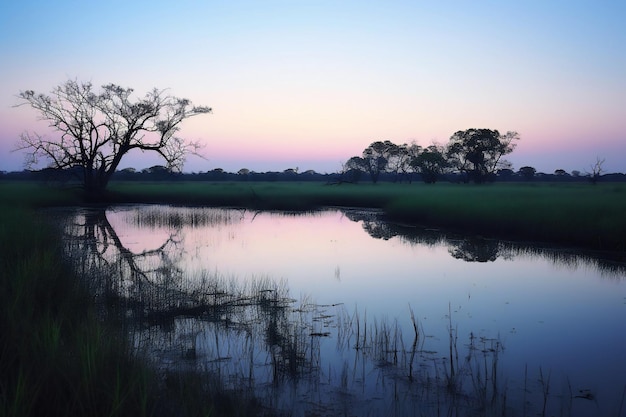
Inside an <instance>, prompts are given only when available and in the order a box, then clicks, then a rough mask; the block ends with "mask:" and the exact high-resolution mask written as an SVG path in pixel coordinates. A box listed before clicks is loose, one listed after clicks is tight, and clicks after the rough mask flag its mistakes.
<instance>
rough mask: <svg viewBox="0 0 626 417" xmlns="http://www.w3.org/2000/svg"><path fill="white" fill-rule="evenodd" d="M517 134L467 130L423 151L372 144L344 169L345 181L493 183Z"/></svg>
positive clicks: (506, 166)
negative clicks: (445, 179)
mask: <svg viewBox="0 0 626 417" xmlns="http://www.w3.org/2000/svg"><path fill="white" fill-rule="evenodd" d="M517 140H519V134H518V133H517V132H507V133H505V134H500V132H498V131H497V130H491V129H468V130H462V131H458V132H456V133H454V134H453V135H452V136H451V137H450V140H449V142H448V143H447V144H446V145H438V144H432V145H430V146H428V147H426V148H422V147H421V146H419V145H417V144H416V143H411V144H406V143H405V144H402V145H397V144H395V143H392V142H391V141H388V140H387V141H384V142H383V141H377V142H373V143H371V144H370V145H369V146H368V147H367V148H365V150H364V151H363V153H362V154H361V156H353V157H352V158H350V159H349V160H348V161H347V162H346V163H345V164H344V167H343V170H342V174H343V175H344V180H345V181H350V182H357V181H359V180H360V179H361V178H362V177H363V175H366V176H368V177H369V179H370V180H371V181H372V182H374V183H376V182H378V181H379V179H381V176H385V174H388V175H387V177H389V176H391V178H392V180H393V181H409V182H411V181H412V180H413V179H414V178H419V179H421V180H422V181H424V182H426V183H429V184H432V183H435V182H437V181H438V180H440V179H442V178H444V177H448V179H450V178H455V179H456V180H457V181H462V182H474V183H477V184H480V183H484V182H489V181H493V180H495V178H496V177H497V174H498V171H499V170H501V169H510V166H511V164H510V163H509V162H507V161H506V160H504V159H503V157H504V156H505V155H507V154H509V153H511V152H512V151H513V150H514V149H515V145H516V143H515V142H516V141H517Z"/></svg>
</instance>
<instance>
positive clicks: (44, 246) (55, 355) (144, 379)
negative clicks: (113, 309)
mask: <svg viewBox="0 0 626 417" xmlns="http://www.w3.org/2000/svg"><path fill="white" fill-rule="evenodd" d="M0 253H2V261H1V263H0V272H1V280H0V323H1V325H0V340H1V342H0V343H1V345H0V346H1V347H0V415H3V416H31V415H32V416H40V415H48V416H54V415H93V416H124V415H136V416H146V415H153V414H154V412H155V411H156V409H155V408H154V406H155V404H156V402H155V401H154V398H156V397H155V393H156V390H155V388H156V384H155V383H154V382H153V381H154V378H153V374H152V371H150V368H149V367H147V366H144V364H143V363H142V362H141V361H140V360H138V359H137V358H133V357H132V354H131V352H130V350H129V349H127V347H126V343H125V341H123V340H121V339H120V338H121V337H123V336H122V335H121V334H120V333H119V332H118V331H116V330H115V329H113V328H110V327H108V326H107V325H106V324H104V323H101V322H99V321H98V320H97V319H96V318H95V315H94V312H93V310H92V308H91V306H90V302H89V301H90V300H89V297H88V296H87V294H86V293H83V291H82V289H81V288H80V286H79V285H77V281H76V280H75V279H74V277H73V275H72V273H71V272H70V270H69V269H68V268H67V267H66V266H65V264H64V262H63V261H62V255H61V251H60V247H59V245H58V244H57V240H56V237H55V235H54V233H53V232H52V231H51V230H48V229H47V227H46V226H45V224H44V222H43V221H42V220H41V219H39V218H38V215H37V214H35V213H34V212H31V211H29V210H27V209H24V208H9V207H6V206H5V205H3V206H1V207H0Z"/></svg>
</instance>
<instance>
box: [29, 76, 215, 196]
mask: <svg viewBox="0 0 626 417" xmlns="http://www.w3.org/2000/svg"><path fill="white" fill-rule="evenodd" d="M132 92H133V89H132V88H123V87H120V86H118V85H115V84H108V85H104V86H102V90H101V91H100V92H95V91H94V89H93V85H92V84H91V83H89V82H78V81H76V80H68V81H66V82H64V83H63V84H60V85H58V86H56V87H55V88H54V89H53V90H52V92H51V94H50V95H47V94H41V93H39V94H37V93H35V92H34V91H33V90H26V91H22V92H20V94H19V95H18V97H19V98H20V99H21V101H22V103H20V104H19V105H25V104H28V105H30V106H31V107H32V108H34V109H35V110H37V111H38V112H39V116H40V119H41V120H46V121H48V122H49V123H50V125H49V126H50V127H51V128H52V129H53V130H54V131H55V133H57V134H60V135H59V136H56V137H54V138H46V137H45V136H42V135H39V134H37V133H29V132H25V133H23V134H22V135H21V136H20V141H19V143H18V146H17V149H18V150H26V151H28V154H27V157H26V166H27V167H29V168H30V167H33V166H35V165H36V164H38V162H39V161H40V159H41V158H44V159H47V160H48V161H49V167H51V168H57V169H73V170H76V173H77V174H78V175H79V177H80V179H81V181H82V183H83V186H84V189H85V191H86V192H87V193H88V194H89V195H98V194H100V193H102V192H103V191H104V189H105V188H106V187H107V184H108V183H109V180H110V179H111V176H112V175H113V173H114V172H115V170H116V169H117V167H118V165H119V163H120V161H121V160H122V158H123V157H124V155H126V154H127V153H128V152H129V151H131V150H133V149H139V150H141V151H153V152H156V153H158V154H160V155H161V156H162V157H163V159H165V161H166V163H167V166H168V168H170V169H172V170H174V171H177V170H180V169H182V166H183V163H184V161H185V157H186V155H187V154H189V153H197V152H198V150H199V148H200V144H199V143H198V142H190V141H185V140H183V139H182V138H180V137H178V136H176V133H177V132H178V131H179V129H180V127H179V125H180V123H181V122H182V121H183V120H185V119H186V118H188V117H191V116H195V115H198V114H204V113H210V112H211V108H209V107H205V106H194V105H193V104H192V103H191V101H189V100H187V99H184V98H178V97H173V96H170V95H168V94H166V93H165V90H158V89H156V88H155V89H154V90H152V91H150V92H149V93H147V94H146V95H145V96H144V97H143V98H140V99H136V100H132V99H131V94H132Z"/></svg>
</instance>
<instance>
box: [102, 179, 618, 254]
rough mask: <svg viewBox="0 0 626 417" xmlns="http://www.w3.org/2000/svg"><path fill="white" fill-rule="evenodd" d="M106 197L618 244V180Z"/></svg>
mask: <svg viewBox="0 0 626 417" xmlns="http://www.w3.org/2000/svg"><path fill="white" fill-rule="evenodd" d="M110 198H111V201H116V202H144V203H145V202H150V203H171V204H190V205H196V204H197V205H214V206H236V207H249V208H254V209H286V210H312V209H316V208H319V207H322V206H348V207H371V208H380V209H383V210H384V211H385V212H386V214H387V216H388V218H389V219H391V220H394V221H398V222H403V223H410V224H416V225H421V226H425V227H434V228H443V229H452V230H454V231H459V232H467V233H472V234H480V235H484V236H488V237H497V238H502V239H509V240H524V241H533V242H540V243H549V244H550V243H554V244H558V245H566V246H572V247H577V248H584V249H596V250H609V251H618V252H624V251H626V216H625V215H624V213H626V184H622V183H617V184H615V183H613V184H599V185H596V186H592V185H590V184H586V183H584V184H582V183H581V184H550V183H532V184H506V183H502V184H497V183H496V184H490V185H480V186H477V185H470V184H435V185H426V184H421V183H420V184H377V185H372V184H359V185H354V184H343V185H325V184H322V183H246V182H242V183H200V182H173V183H131V182H129V183H122V182H118V183H113V184H112V187H111V195H110Z"/></svg>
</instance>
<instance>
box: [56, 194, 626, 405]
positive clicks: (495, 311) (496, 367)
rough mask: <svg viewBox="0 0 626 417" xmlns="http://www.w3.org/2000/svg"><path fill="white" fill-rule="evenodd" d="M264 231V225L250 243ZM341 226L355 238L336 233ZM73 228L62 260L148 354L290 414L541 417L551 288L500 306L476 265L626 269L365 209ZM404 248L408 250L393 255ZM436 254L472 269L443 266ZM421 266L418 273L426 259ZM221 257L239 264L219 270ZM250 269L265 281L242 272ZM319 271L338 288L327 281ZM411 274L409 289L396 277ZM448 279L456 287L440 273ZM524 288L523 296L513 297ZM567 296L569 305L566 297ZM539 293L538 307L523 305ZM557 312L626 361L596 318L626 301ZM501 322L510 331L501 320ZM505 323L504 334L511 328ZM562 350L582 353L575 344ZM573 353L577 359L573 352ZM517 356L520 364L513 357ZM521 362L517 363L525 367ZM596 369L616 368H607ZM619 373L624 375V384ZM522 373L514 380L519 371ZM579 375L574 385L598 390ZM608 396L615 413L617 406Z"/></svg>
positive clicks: (209, 214) (97, 221) (175, 216)
mask: <svg viewBox="0 0 626 417" xmlns="http://www.w3.org/2000/svg"><path fill="white" fill-rule="evenodd" d="M344 219H348V222H347V223H345V222H344V221H343V220H344ZM354 226H356V227H354ZM254 228H258V230H256V231H255V232H254V234H249V233H251V232H250V230H251V229H254ZM340 228H341V229H342V230H343V229H346V231H345V232H341V233H339V232H338V230H339V229H340ZM359 228H360V229H361V230H364V231H366V232H367V234H368V235H369V236H371V237H374V238H375V239H376V240H379V241H381V242H380V243H383V244H384V246H378V245H376V246H372V247H369V246H368V245H371V243H372V242H374V241H373V240H372V239H370V241H369V243H364V242H361V241H359V240H358V239H359V237H358V233H357V232H358V229H359ZM64 230H65V232H66V236H67V239H66V245H67V253H68V254H69V255H70V258H71V259H72V261H73V262H75V266H76V269H77V270H79V271H82V273H83V275H84V276H85V277H86V280H87V281H86V282H87V283H88V284H89V286H90V289H91V291H92V292H93V293H94V294H95V296H96V298H97V299H98V300H100V301H101V303H100V307H101V312H102V314H103V317H114V318H117V319H124V320H125V322H126V326H127V327H128V331H129V335H130V337H131V339H132V340H133V343H134V346H135V347H136V349H137V350H138V351H140V352H144V353H145V354H147V355H148V357H150V358H152V359H153V360H154V361H155V364H156V365H157V366H158V367H160V368H161V369H162V370H163V371H164V372H167V371H168V370H172V369H183V368H188V369H193V370H197V371H201V372H203V373H204V374H206V375H211V377H212V378H215V379H216V380H217V381H219V383H220V385H221V386H223V387H226V388H230V389H241V388H242V387H246V389H248V390H250V391H251V392H252V393H253V394H254V395H257V396H258V397H259V398H261V399H262V400H263V401H265V402H266V403H267V405H268V406H271V407H274V408H277V409H281V410H289V411H290V412H291V413H292V415H305V414H319V415H338V414H354V415H381V414H384V415H407V414H412V415H420V414H426V415H428V414H435V413H440V414H444V415H448V414H450V413H453V414H470V415H471V414H472V413H474V412H475V413H476V414H482V413H483V412H484V411H485V410H487V409H488V410H491V411H495V410H505V409H507V407H508V408H516V409H518V410H519V409H520V407H524V408H526V407H528V409H527V410H525V411H527V412H528V413H529V414H531V413H533V412H537V411H541V409H540V408H532V407H535V405H532V406H531V405H527V404H528V403H531V404H539V406H540V405H541V404H542V400H543V398H542V394H543V392H545V391H543V390H545V388H546V386H545V384H546V380H545V379H543V380H542V381H543V382H542V383H539V384H538V383H537V381H538V378H537V376H538V375H537V371H538V369H542V368H539V367H538V366H534V365H533V363H531V365H530V371H529V373H530V375H529V376H528V379H526V377H525V375H524V361H527V360H529V359H528V358H523V359H522V358H521V355H522V354H523V353H524V352H525V351H532V350H533V347H532V343H534V341H535V340H537V341H538V343H544V344H545V343H547V342H546V340H547V337H545V336H542V334H547V333H545V332H546V326H543V324H541V325H533V322H535V323H536V322H537V321H539V320H554V318H555V312H554V311H553V310H550V312H549V313H544V312H543V311H541V308H542V305H541V303H540V302H539V301H540V300H539V299H538V297H537V295H538V294H539V293H542V292H543V293H548V296H547V298H548V299H550V300H553V299H554V297H553V296H552V295H551V294H553V293H552V292H551V290H550V289H549V288H545V287H541V288H540V287H537V288H533V287H530V288H528V289H526V287H525V288H524V289H523V290H521V291H515V295H514V296H512V295H506V297H511V298H508V299H507V300H506V303H505V302H502V301H498V300H499V299H501V297H504V296H503V295H501V293H498V292H495V291H494V290H491V289H490V288H491V287H492V286H493V285H494V284H493V283H492V282H491V281H488V280H483V279H482V277H480V275H482V274H483V273H484V271H486V270H484V269H483V267H487V266H488V265H481V264H485V263H488V264H492V265H496V264H498V262H499V261H500V260H504V261H506V262H508V264H507V267H508V268H510V265H511V262H512V261H513V259H515V258H516V257H521V258H525V259H527V258H528V256H529V255H533V256H537V255H538V256H541V257H544V258H546V259H549V260H550V262H551V263H552V262H556V263H558V264H559V265H562V266H565V267H566V268H567V269H571V268H574V269H575V268H592V267H594V266H593V265H596V266H602V265H605V264H606V265H612V266H611V267H603V268H604V269H603V271H604V272H605V273H606V274H608V275H609V276H612V277H615V278H620V277H621V276H622V275H620V274H623V271H624V269H623V266H622V265H620V264H609V263H605V262H603V261H598V260H594V261H592V263H589V262H588V259H584V258H580V257H575V256H574V255H570V254H566V253H561V252H557V251H545V250H540V249H532V248H529V247H523V246H519V245H514V244H511V243H505V242H498V241H493V240H485V239H479V238H466V239H463V238H461V237H459V236H453V235H449V234H445V233H442V232H440V231H435V230H420V229H417V228H410V227H405V226H401V225H393V224H388V223H385V222H384V221H383V220H382V219H381V215H380V213H377V212H374V211H364V210H343V211H331V212H321V213H315V214H310V213H309V214H304V215H303V214H291V215H289V214H276V213H274V214H272V213H249V212H246V211H240V210H222V209H202V208H171V207H164V206H141V207H119V208H115V209H112V210H107V211H104V210H78V211H76V212H73V213H70V215H69V216H67V217H65V221H64ZM398 242H400V245H402V246H394V245H397V244H398ZM406 247H409V248H414V249H416V250H419V251H422V250H423V249H422V248H424V247H425V248H427V251H426V253H425V256H422V255H420V253H419V252H416V251H413V252H408V253H407V255H406V258H404V260H402V261H401V262H402V263H401V264H399V263H400V261H399V260H398V258H388V257H389V256H395V254H397V253H400V252H403V251H405V249H403V248H406ZM224 248H229V249H224ZM389 248H391V249H389ZM439 248H442V249H443V250H439ZM386 251H388V252H389V253H387V252H386ZM390 254H393V255H390ZM418 255H419V256H418ZM440 255H443V256H446V257H447V258H448V259H449V260H450V261H452V262H456V261H455V259H460V260H463V261H468V262H471V264H470V263H463V265H466V266H468V268H458V266H457V267H455V266H452V267H451V268H450V269H446V271H447V272H440V268H441V265H440V263H442V262H444V260H443V258H442V257H441V256H440ZM450 255H451V256H450ZM272 257H273V258H272ZM418 257H419V259H420V261H419V263H418V265H419V266H420V267H421V268H422V269H418V268H417V267H416V265H415V260H416V259H417V258H418ZM269 258H272V259H269ZM391 259H395V260H391ZM224 261H228V262H229V263H228V265H230V267H231V268H233V269H232V270H230V271H229V270H228V269H227V268H228V267H226V266H225V265H226V264H224V263H220V262H224ZM326 261H327V262H330V267H329V268H328V270H327V272H324V271H325V270H324V269H323V268H322V267H321V266H320V265H321V264H323V263H324V262H326ZM248 264H249V265H250V268H252V271H253V272H256V274H247V275H246V274H245V268H246V267H247V265H248ZM287 264H293V265H296V266H295V267H294V268H295V269H284V270H282V271H283V273H282V274H281V273H276V271H277V270H272V269H271V268H274V267H284V266H285V265H287ZM430 264H432V265H430ZM457 265H458V264H457ZM471 265H475V266H481V269H480V270H475V269H473V268H472V269H470V268H469V266H471ZM520 265H524V264H523V263H522V264H520ZM590 265H591V266H590ZM265 267H268V270H267V271H265V270H264V268H265ZM357 267H358V268H357ZM379 267H380V269H378V268H379ZM237 268H244V269H240V270H237ZM316 268H320V269H316ZM522 268H524V267H522ZM526 268H528V271H529V273H530V271H531V268H530V267H529V266H526ZM224 271H227V272H224ZM233 271H235V272H233ZM278 271H280V270H278ZM474 271H480V272H474ZM366 273H369V274H372V275H365V274H366ZM551 273H552V272H551ZM324 274H328V275H329V276H330V275H332V279H331V280H329V281H324V278H323V277H324ZM403 274H406V276H407V277H408V279H407V280H406V281H404V282H401V281H394V279H396V277H400V276H404V275H403ZM442 274H451V275H455V276H459V279H458V280H457V281H449V282H436V281H437V280H435V279H433V278H435V277H438V276H439V277H440V276H442ZM475 274H476V275H475ZM611 274H612V275H611ZM241 275H246V276H243V277H242V276H241ZM468 275H469V276H472V277H473V278H471V279H473V280H475V283H474V284H473V286H471V287H468V286H467V284H464V283H463V282H464V281H467V280H468V278H467V277H468ZM298 277H304V278H302V279H301V281H298ZM372 277H376V278H372ZM281 278H284V279H281ZM496 278H498V279H499V278H501V276H497V277H496ZM541 279H542V278H541V277H539V280H541ZM566 279H567V280H569V288H570V291H574V290H575V291H576V293H575V294H580V291H579V290H578V289H576V288H575V287H576V279H578V278H576V279H573V278H571V277H568V278H566ZM377 280H378V281H377ZM439 281H442V280H441V279H439ZM499 281H502V280H501V279H499ZM527 281H531V282H532V277H529V279H528V280H527ZM616 282H621V281H620V280H619V279H618V280H616ZM353 283H354V284H353ZM463 285H465V286H463ZM509 285H511V286H514V285H520V282H519V281H512V282H510V283H509ZM531 285H535V284H531ZM555 285H557V284H555ZM558 285H560V284H558ZM580 285H583V284H580ZM585 285H586V284H585ZM368 286H371V287H372V288H373V290H367V287H368ZM439 286H440V287H439ZM340 287H341V288H340ZM483 287H484V288H486V289H483ZM294 288H295V289H296V290H295V291H294ZM342 288H343V289H344V291H343V292H342V291H341V289H342ZM439 288H440V289H439ZM619 288H620V289H622V288H623V287H619ZM394 290H395V292H396V293H397V294H396V293H394ZM361 291H363V292H361ZM365 291H367V294H366V293H365ZM491 291H494V292H491ZM526 291H527V292H528V294H529V296H527V295H526V294H524V296H525V297H526V298H524V299H522V298H519V299H518V298H515V297H517V296H518V294H523V293H525V292H526ZM439 293H441V294H444V295H443V296H441V295H439ZM556 293H558V294H560V296H561V297H562V298H567V294H566V292H565V291H564V289H561V288H559V289H558V290H557V291H556V292H555V294H556ZM588 293H589V292H587V293H586V294H588ZM291 294H299V298H292V297H293V296H292V295H291ZM531 297H533V298H532V301H531V305H533V307H534V308H533V310H529V309H528V308H527V307H525V305H524V304H523V303H525V302H526V301H524V300H525V299H527V298H531ZM321 298H323V299H321ZM329 299H330V300H329ZM624 302H625V303H626V298H624ZM429 303H431V304H432V305H430V304H429ZM476 303H478V304H476ZM510 303H512V304H513V306H512V307H511V308H509V307H508V306H509V305H510ZM516 304H518V305H520V306H521V307H515V305H516ZM544 305H545V304H544ZM516 308H517V309H518V310H515V309H516ZM560 308H563V309H564V310H563V311H564V312H565V315H570V316H571V319H568V318H564V320H563V321H558V323H556V325H557V326H558V327H560V328H564V329H566V330H565V331H566V332H567V333H573V332H570V331H569V330H568V329H569V328H570V327H572V328H579V329H580V327H582V328H584V329H585V331H586V332H587V336H588V337H586V339H589V340H593V341H595V343H598V344H603V343H604V341H605V340H607V339H608V340H611V339H612V340H613V342H612V343H614V344H617V347H615V346H613V347H612V348H608V347H607V348H606V349H607V352H608V351H610V353H608V354H607V358H609V359H608V360H609V362H610V361H616V360H617V359H616V358H619V357H621V356H619V355H621V354H617V355H618V356H615V351H616V350H620V349H621V348H620V346H621V347H623V346H624V342H625V340H624V336H623V335H621V334H620V335H613V336H612V335H611V334H609V335H608V337H607V336H606V332H602V330H601V327H600V328H599V326H598V324H600V323H601V320H603V319H606V317H610V316H611V315H615V311H617V312H618V313H617V315H618V318H619V317H622V318H623V317H624V308H622V309H619V307H618V308H617V309H616V308H615V307H612V308H613V309H612V310H610V312H609V313H608V314H604V313H602V314H598V315H595V316H593V314H594V313H593V312H590V313H589V314H590V316H591V319H590V321H589V322H585V321H583V320H578V322H577V323H572V321H573V320H576V318H575V317H576V316H575V315H574V314H572V313H571V310H570V308H569V307H565V306H564V305H563V307H560ZM414 309H415V310H416V311H418V313H417V314H415V313H414ZM620 312H621V316H620V315H619V314H620ZM533 315H536V317H537V318H535V317H534V316H533ZM496 318H497V320H499V321H500V322H499V323H497V324H496V325H494V324H493V322H496ZM520 320H522V321H520ZM490 323H491V324H490ZM502 323H504V324H502ZM509 323H514V324H515V326H514V327H513V326H511V325H510V324H509ZM529 323H530V324H529ZM617 323H619V321H618V322H617ZM613 324H616V323H613ZM472 326H474V327H472ZM499 326H504V327H499ZM588 326H593V327H588ZM503 329H506V330H507V332H508V335H502V333H501V332H502V331H503ZM542 332H544V333H542ZM548 333H549V332H548ZM518 334H520V336H519V337H518ZM542 338H543V339H542ZM529 339H531V340H529ZM564 343H565V345H568V344H569V345H575V344H576V342H572V340H569V339H568V340H566V341H564ZM505 347H506V352H507V354H504V351H505ZM546 347H547V346H546ZM586 348H587V347H583V348H582V349H583V350H582V351H581V352H582V353H583V354H584V353H585V350H584V349H586ZM559 349H564V348H563V346H562V345H559V347H558V348H557V349H556V350H557V352H556V353H555V354H553V355H551V356H546V357H547V358H548V360H547V362H548V363H546V361H545V360H544V361H543V362H541V361H540V362H539V363H540V364H541V363H543V366H547V368H545V369H546V370H547V369H548V368H550V367H551V366H553V365H554V364H555V363H556V362H552V361H553V359H554V358H555V357H556V356H558V355H559V354H561V356H563V355H562V353H563V351H562V350H561V351H559ZM567 349H568V351H569V352H570V353H571V354H572V355H578V352H574V349H575V348H573V347H568V348H567ZM543 350H546V351H547V350H548V349H543ZM510 352H512V353H513V360H512V361H508V364H503V358H505V357H506V358H507V359H508V358H510ZM586 354H587V355H596V354H597V351H595V350H594V351H587V352H586ZM534 355H535V356H537V357H538V356H540V355H539V354H534ZM518 356H519V358H517V360H518V361H520V362H515V359H516V357H518ZM531 358H533V357H532V356H531ZM530 360H532V359H530ZM537 360H538V361H539V359H537ZM591 360H592V359H591V358H590V361H591ZM520 365H521V367H520ZM526 365H528V362H526ZM595 366H597V367H598V368H599V369H606V367H605V366H604V364H603V363H598V364H597V365H595ZM620 366H621V367H622V368H623V365H618V366H617V367H615V368H616V369H615V374H616V375H619V374H620ZM511 371H513V372H517V374H515V375H513V376H511V375H510V372H511ZM587 375H591V374H587ZM614 376H615V375H608V374H607V373H606V372H604V373H603V376H602V377H603V378H606V379H607V381H598V380H596V379H595V377H594V376H593V375H591V376H585V378H588V380H592V381H593V384H594V388H593V389H595V390H597V389H599V386H600V385H602V382H609V383H617V384H623V383H624V382H626V381H620V380H619V378H617V379H615V378H614ZM573 377H578V375H573ZM512 381H516V382H514V383H513V382H512ZM574 381H575V382H573V385H574V391H575V390H577V389H588V388H589V387H588V386H587V385H580V386H579V385H577V384H578V381H576V380H574ZM541 384H543V385H541ZM522 385H523V388H522ZM559 388H560V387H559ZM553 391H556V392H557V393H558V394H559V395H561V394H562V390H554V389H553ZM618 394H619V392H618ZM611 395H612V394H610V395H607V397H609V398H610V400H607V406H613V405H615V398H618V397H615V396H614V395H613V396H611ZM559 398H560V399H559V401H558V402H556V401H554V402H551V406H552V407H555V408H554V409H556V410H557V411H560V412H562V411H563V410H564V409H565V410H566V411H568V412H569V411H572V410H573V409H574V408H575V409H576V410H583V411H584V410H586V409H585V407H586V405H585V404H583V405H582V407H581V406H580V405H579V404H577V403H575V402H576V401H575V400H577V398H576V395H574V394H571V395H569V396H565V397H559ZM563 398H569V400H567V401H564V400H563ZM605 398H606V397H605ZM574 406H575V407H574ZM582 413H583V414H581V415H584V414H585V412H582ZM573 414H574V415H576V414H575V412H573Z"/></svg>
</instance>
